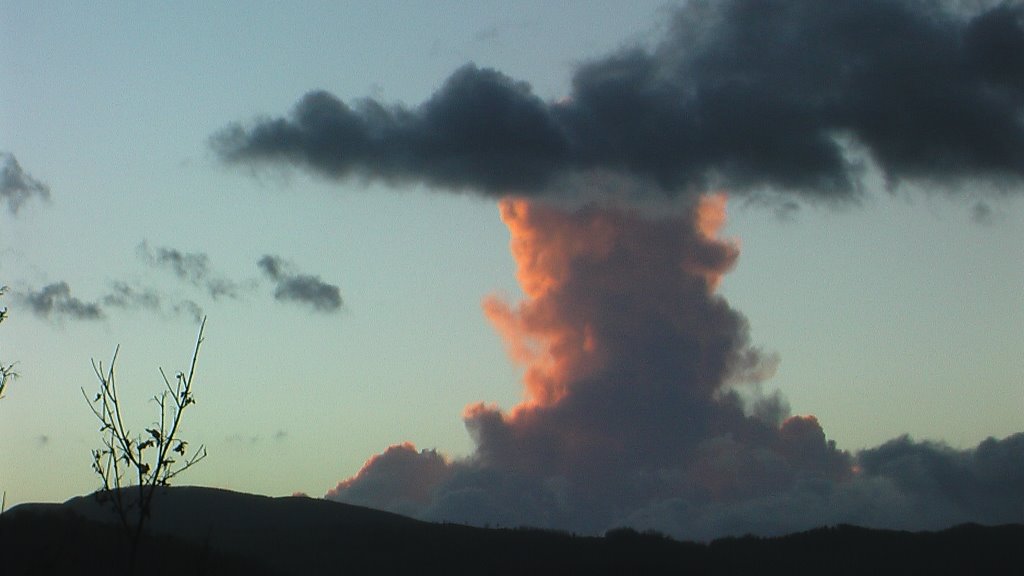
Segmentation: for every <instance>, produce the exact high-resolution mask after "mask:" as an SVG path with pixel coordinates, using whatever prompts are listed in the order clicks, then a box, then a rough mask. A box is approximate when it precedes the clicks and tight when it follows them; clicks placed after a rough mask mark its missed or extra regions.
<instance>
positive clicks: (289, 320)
mask: <svg viewBox="0 0 1024 576" xmlns="http://www.w3.org/2000/svg"><path fill="white" fill-rule="evenodd" d="M951 4H956V3H951ZM816 5H817V3H816V2H813V1H811V0H793V1H789V2H774V3H773V2H769V3H753V2H743V1H733V0H729V1H723V2H698V1H690V2H687V1H680V2H671V3H666V2H663V1H652V2H631V3H623V2H593V3H592V2H580V3H552V2H473V3H463V2H440V3H437V2H430V3H428V2H411V1H402V2H380V3H363V2H351V3H347V2H345V3H342V2H322V3H317V2H303V3H294V4H290V3H279V2H266V3H263V2H217V3H196V4H192V5H186V6H181V5H165V4H162V3H152V2H146V1H132V2H107V3H101V4H87V3H71V4H65V3H37V2H17V1H16V2H3V1H0V15H2V16H0V94H2V97H0V153H2V156H0V169H2V170H3V173H2V180H0V186H2V187H0V285H6V286H8V288H9V290H8V292H7V294H5V295H4V296H3V299H2V302H0V305H3V306H6V307H7V308H8V309H9V314H10V317H9V319H8V320H7V321H5V322H4V323H3V324H2V325H0V361H3V362H5V363H6V362H17V370H18V372H19V373H20V378H19V379H17V380H15V381H14V382H12V383H11V384H10V386H9V388H8V390H7V392H6V396H5V398H4V399H3V400H2V401H0V489H2V490H4V491H6V498H7V504H8V506H11V505H13V504H17V503H21V502H38V501H45V502H49V501H63V500H66V499H68V498H71V497H73V496H77V495H81V494H84V493H88V492H90V491H92V490H94V489H96V488H97V487H98V478H96V477H95V475H94V473H93V472H92V470H91V469H90V450H91V449H92V448H95V447H97V446H98V443H99V440H100V437H99V434H98V433H97V430H96V428H97V426H96V423H95V422H94V421H93V419H92V418H93V417H92V414H91V413H90V412H89V410H88V407H87V406H86V405H85V403H84V400H83V399H82V395H81V392H80V388H85V389H86V390H87V391H91V390H93V388H94V387H95V386H96V384H97V382H96V380H95V376H94V375H93V372H92V367H91V364H90V362H91V361H92V360H97V361H100V360H102V361H103V362H104V363H106V362H109V360H110V356H111V354H112V353H113V351H114V348H115V347H116V346H118V345H120V352H119V356H118V370H119V378H120V382H121V386H122V394H123V396H124V401H125V403H126V404H127V405H129V407H130V411H131V414H132V415H131V417H130V418H131V419H132V420H133V422H134V423H135V424H134V427H135V428H136V429H138V430H142V429H143V428H145V427H147V426H149V425H150V423H151V422H150V421H151V420H152V418H153V417H154V416H155V412H154V409H155V406H154V405H153V403H152V402H151V401H149V398H150V397H151V396H152V395H153V394H155V393H157V392H158V391H159V390H160V386H161V380H160V375H159V372H158V370H157V369H158V367H163V368H164V369H165V370H167V371H168V372H169V373H173V372H174V371H177V370H180V369H183V368H185V367H186V366H187V363H188V361H189V359H190V358H191V352H192V346H193V344H194V341H195V337H196V333H197V330H198V326H199V319H200V318H201V317H203V316H206V317H207V318H208V320H207V326H206V341H205V343H204V347H203V350H202V353H201V355H200V359H199V368H198V377H197V380H196V384H195V388H194V390H195V396H196V398H197V400H198V403H197V405H196V406H195V407H194V408H191V410H192V412H191V413H190V414H188V417H187V419H186V420H187V422H186V429H185V431H184V437H185V438H186V439H188V440H189V441H191V442H192V443H193V444H196V445H198V444H199V443H204V444H205V445H206V447H207V450H208V453H209V457H208V458H207V459H206V460H205V461H204V462H202V463H201V464H200V465H198V466H196V467H195V468H194V469H192V470H189V471H188V472H187V473H186V474H185V475H183V476H182V477H181V482H183V483H188V484H199V485H208V486H215V487H223V488H229V489H233V490H238V491H245V492H252V493H258V494H268V495H286V494H292V493H294V492H304V493H307V494H310V495H312V496H323V495H325V494H326V495H327V496H328V497H330V498H337V499H340V500H344V501H349V502H355V503H359V504H366V505H370V506H376V507H382V508H386V509H391V510H395V511H399V512H402V513H406V514H410V515H414V516H418V517H423V518H428V519H439V520H452V521H466V522H472V523H479V524H485V523H486V524H491V525H494V524H508V525H519V524H531V525H542V526H549V527H555V528H568V529H573V530H579V531H584V532H597V533H600V532H601V531H602V530H604V529H607V528H609V527H612V526H615V525H623V524H631V525H634V526H637V527H653V528H656V529H659V530H663V531H665V532H668V533H670V534H673V535H677V536H680V537H694V538H706V537H713V536H716V535H721V534H726V533H736V532H743V531H747V532H750V531H754V532H762V533H777V532H779V531H785V530H795V529H801V528H805V527H809V526H812V525H815V524H820V523H831V522H845V521H851V522H860V523H865V524H874V525H879V526H897V527H909V528H922V527H923V528H931V527H938V526H941V525H943V524H944V523H949V522H954V521H964V520H969V519H977V520H979V521H1016V522H1021V521H1024V496H1021V494H1024V458H1021V456H1024V436H1022V435H1020V433H1021V432H1022V431H1024V417H1022V414H1024V330H1022V329H1021V327H1022V326H1024V251H1022V249H1021V246H1024V200H1022V193H1024V59H1022V58H1021V57H1020V54H1022V53H1024V50H1021V51H1016V50H1015V49H1016V48H1022V49H1024V8H1022V7H1021V4H1019V3H1013V2H1011V3H1007V4H1000V3H996V2H993V3H980V5H981V7H975V6H973V4H972V7H970V8H964V7H962V6H960V7H959V8H948V7H944V6H945V5H940V3H935V5H934V6H932V7H930V8H927V9H926V8H921V6H922V5H921V4H917V3H913V2H909V1H908V2H902V1H896V0H892V1H888V0H870V1H866V2H837V3H836V4H835V7H834V9H832V10H824V9H819V8H815V6H816ZM958 6H959V5H958ZM956 10H973V11H970V12H968V11H961V12H957V11H956ZM925 12H927V13H925ZM780 39H786V40H780ZM1014 55H1016V56H1014ZM904 435H908V436H906V437H904ZM987 439H989V440H987ZM946 473H948V474H950V475H951V476H950V477H949V478H945V477H939V476H938V475H939V474H946ZM946 480H949V482H946ZM946 485H956V486H959V487H961V488H962V489H961V488H958V490H959V492H957V495H956V497H953V496H950V495H949V494H947V493H945V492H943V490H944V488H943V486H946ZM983 494H984V495H983ZM1014 494H1015V495H1016V496H1014ZM947 497H948V498H947ZM925 500H927V501H929V502H933V503H935V504H934V506H933V508H931V509H929V510H925V509H924V508H920V507H919V504H920V502H921V501H925ZM894 511H895V512H894Z"/></svg>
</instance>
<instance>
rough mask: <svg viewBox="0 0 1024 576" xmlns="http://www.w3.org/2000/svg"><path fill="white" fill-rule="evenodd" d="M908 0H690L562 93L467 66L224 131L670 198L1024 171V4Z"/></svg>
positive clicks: (371, 168)
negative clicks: (396, 91)
mask: <svg viewBox="0 0 1024 576" xmlns="http://www.w3.org/2000/svg"><path fill="white" fill-rule="evenodd" d="M948 6H949V4H948V3H939V2H918V1H915V0H840V1H837V2H829V3H828V5H827V6H825V5H823V4H822V3H821V2H818V1H817V0H787V1H766V2H751V1H741V0H723V1H715V2H712V1H702V0H693V1H690V2H687V3H686V4H685V5H684V6H683V7H682V8H681V9H679V10H678V11H677V12H676V13H675V14H674V16H673V17H672V22H671V25H670V27H669V30H668V33H667V35H666V37H665V38H664V39H663V40H662V41H661V42H660V43H658V44H657V45H655V46H653V47H651V48H634V49H628V50H623V51H620V52H618V53H616V54H613V55H611V56H609V57H606V58H603V59H599V60H595V61H592V62H590V63H587V64H585V65H583V66H581V67H580V68H578V69H577V71H576V73H575V75H574V77H573V80H572V89H571V91H570V93H569V95H568V97H566V98H564V99H562V100H559V101H557V102H545V101H542V100H541V99H540V98H538V97H537V96H535V95H534V94H533V93H532V92H531V89H530V87H529V85H527V84H526V83H524V82H521V81H517V80H514V79H512V78H510V77H508V76H506V75H504V74H502V73H501V72H500V71H497V70H492V69H481V68H478V67H476V66H474V65H467V66H465V67H463V68H461V69H459V70H458V71H456V72H455V73H454V74H452V75H451V76H450V77H449V78H448V79H447V80H446V81H445V83H444V85H443V86H442V88H441V89H440V90H439V91H438V92H436V93H435V94H434V95H433V96H432V97H431V98H429V99H428V100H427V101H425V102H423V103H422V104H420V105H418V106H415V107H406V106H402V105H397V104H395V105H389V104H385V103H381V102H378V101H375V100H372V99H365V100H361V101H358V102H355V103H352V104H346V103H345V102H343V101H341V100H340V99H338V98H337V97H335V96H333V95H331V94H329V93H326V92H323V91H315V92H310V93H309V94H307V95H306V96H305V97H303V98H302V99H301V100H300V101H299V103H298V104H297V105H296V108H295V110H294V112H293V114H292V115H291V116H289V117H287V118H272V119H264V120H259V121H256V122H253V123H251V124H249V125H241V124H235V125H232V126H229V127H227V128H226V129H224V130H223V131H222V132H220V133H219V134H217V135H216V136H215V137H214V138H213V145H214V147H215V149H216V150H217V151H218V153H219V154H220V156H221V157H222V158H223V159H224V160H226V161H229V162H281V163H292V164H296V165H299V166H304V167H307V168H309V169H312V170H313V171H315V172H317V173H320V174H323V175H325V176H328V177H331V178H345V177H349V176H357V177H365V178H371V179H380V180H384V181H394V182H400V181H422V182H426V183H428V184H431V185H434V186H437V187H440V188H444V189H470V190H474V191H477V192H480V193H483V194H488V195H494V196H506V195H509V194H518V195H528V196H538V195H544V196H549V197H558V196H562V197H565V196H577V197H578V196H583V197H594V196H596V195H598V188H596V187H594V186H592V185H590V184H592V183H593V182H595V181H605V180H607V179H608V178H609V177H614V178H618V179H625V180H627V181H629V182H631V183H633V184H634V185H632V186H628V187H617V188H616V191H614V192H612V194H613V195H616V196H619V197H623V196H631V195H635V194H640V193H643V194H645V195H646V197H647V198H663V197H674V196H678V195H689V194H694V193H701V192H704V191H706V190H708V189H716V188H718V187H726V188H728V189H730V190H732V191H736V192H742V191H748V190H758V189H774V190H776V191H782V192H796V193H800V194H804V195H807V196H811V197H818V198H821V197H825V198H832V199H835V198H850V197H853V196H855V195H856V194H857V192H858V189H859V187H860V185H861V179H862V175H863V170H864V166H865V162H867V161H872V162H874V163H875V164H876V165H877V167H878V168H879V169H880V170H881V172H882V174H883V175H884V176H885V178H887V179H888V181H889V183H890V184H899V183H901V182H904V181H910V182H921V183H927V184H929V185H930V186H936V185H939V184H946V185H955V184H957V183H959V182H961V181H964V180H968V179H969V180H971V181H973V182H975V183H976V182H979V181H986V182H988V183H990V184H991V185H994V186H997V187H1016V186H1019V184H1020V183H1021V181H1022V179H1024V117H1022V114H1024V56H1022V55H1024V6H1022V5H1021V4H1018V3H1007V4H999V5H997V6H995V7H991V8H988V9H985V10H981V11H977V12H974V13H970V14H966V13H957V12H954V11H952V10H949V9H948Z"/></svg>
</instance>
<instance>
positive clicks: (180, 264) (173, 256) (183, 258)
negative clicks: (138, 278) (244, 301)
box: [137, 241, 240, 300]
mask: <svg viewBox="0 0 1024 576" xmlns="http://www.w3.org/2000/svg"><path fill="white" fill-rule="evenodd" d="M137 250H138V253H139V256H140V257H141V258H142V259H143V261H145V262H146V263H147V264H149V265H151V266H154V267H157V268H163V269H165V270H169V271H170V272H171V273H173V274H174V275H175V276H177V277H178V278H179V279H180V280H183V281H185V282H188V283H189V284H192V285H193V286H196V287H199V288H202V289H203V290H205V291H206V292H208V293H209V294H210V296H211V297H213V298H214V299H215V300H216V299H217V298H220V297H222V296H223V297H228V298H238V297H239V294H240V286H239V284H238V283H237V282H234V281H233V280H230V279H228V278H224V277H222V276H220V275H217V274H215V273H214V272H213V271H212V269H211V267H210V257H209V256H208V255H207V254H206V253H204V252H182V251H180V250H177V249H175V248H169V247H165V246H157V247H151V246H150V245H149V243H148V242H146V241H143V242H142V243H141V244H139V246H138V249H137Z"/></svg>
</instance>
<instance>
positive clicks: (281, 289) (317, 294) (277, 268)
mask: <svg viewBox="0 0 1024 576" xmlns="http://www.w3.org/2000/svg"><path fill="white" fill-rule="evenodd" d="M256 266H257V267H258V268H259V269H260V270H262V271H263V273H264V274H266V276H267V277H268V278H270V279H271V280H272V281H273V282H274V283H275V285H276V286H275V288H274V298H275V299H277V300H280V301H291V302H299V303H302V304H308V305H309V306H312V307H313V309H315V310H317V311H320V312H336V311H337V310H339V309H340V308H341V306H342V303H343V302H342V299H341V290H340V289H339V288H338V287H337V286H335V285H334V284H328V283H327V282H324V281H323V280H321V279H320V277H319V276H311V275H308V274H295V273H292V272H291V271H290V268H291V266H290V264H288V262H286V261H285V260H284V259H282V258H281V257H279V256H273V255H270V254H267V255H264V256H263V257H262V258H260V259H259V260H258V261H257V262H256Z"/></svg>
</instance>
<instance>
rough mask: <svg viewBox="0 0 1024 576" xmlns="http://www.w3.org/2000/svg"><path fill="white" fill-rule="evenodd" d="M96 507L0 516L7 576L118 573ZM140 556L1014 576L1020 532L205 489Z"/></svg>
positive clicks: (350, 566) (180, 570)
mask: <svg viewBox="0 0 1024 576" xmlns="http://www.w3.org/2000/svg"><path fill="white" fill-rule="evenodd" d="M110 520H111V518H110V515H109V514H107V512H106V510H104V509H103V508H101V507H99V505H98V504H97V503H96V501H95V499H94V498H93V497H92V496H83V497H79V498H74V499H72V500H69V501H68V502H66V503H64V504H47V505H41V504H32V505H22V506H18V507H15V508H13V509H12V510H10V511H8V512H7V513H5V514H3V515H2V516H0V574H3V575H5V576H6V575H11V576H15V575H21V574H26V575H27V574H39V575H47V574H91V573H101V572H102V573H107V574H115V573H120V571H119V569H122V567H123V559H124V558H125V557H126V556H127V554H126V552H127V550H128V542H127V539H126V538H124V537H123V535H122V533H121V531H120V529H119V527H118V526H116V525H115V524H113V523H111V522H110ZM152 527H153V531H152V533H151V534H150V536H148V537H147V538H146V539H144V541H143V543H142V545H141V546H142V548H141V550H140V558H143V559H144V560H143V561H142V565H143V569H142V573H144V574H147V575H150V574H228V575H230V574H252V575H264V574H265V575H271V574H276V575H288V574H296V575H298V574H302V575H312V574H342V573H344V574H410V573H420V572H427V573H432V572H439V573H443V574H518V575H523V574H526V575H529V576H533V575H537V574H742V573H758V574H787V575H792V574H865V573H869V574H872V575H877V574H901V575H904V574H1020V573H1022V572H1021V571H1022V569H1024V567H1022V562H1021V556H1020V547H1021V545H1022V544H1024V525H1004V526H980V525H977V524H966V525H961V526H956V527H953V528H950V529H947V530H943V531H938V532H902V531H892V530H875V529H868V528H861V527H856V526H847V525H840V526H836V527H828V528H819V529H815V530H810V531H807V532H801V533H797V534H791V535H788V536H782V537H776V538H758V537H754V536H743V537H733V538H723V539H719V540H716V541H714V542H711V543H710V544H702V543H692V542H679V541H676V540H673V539H671V538H669V537H667V536H665V535H663V534H660V533H656V532H637V531H636V530H633V529H631V528H618V529H615V530H611V531H609V532H608V533H607V534H606V535H605V537H603V538H600V537H589V536H577V535H573V534H570V533H567V532H558V531H551V530H539V529H532V528H501V529H489V528H474V527H469V526H463V525H457V524H432V523H427V522H421V521H418V520H413V519H410V518H406V517H403V516H399V515H396V514H391V513H387V512H380V511H377V510H371V509H368V508H362V507H359V506H351V505H346V504H340V503H337V502H331V501H327V500H321V499H313V498H307V497H286V498H269V497H265V496H254V495H249V494H240V493H237V492H229V491H225V490H214V489H207V488H173V489H168V490H167V491H165V492H164V493H162V494H160V495H159V497H158V499H157V500H156V506H155V507H154V509H153V516H152Z"/></svg>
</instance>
